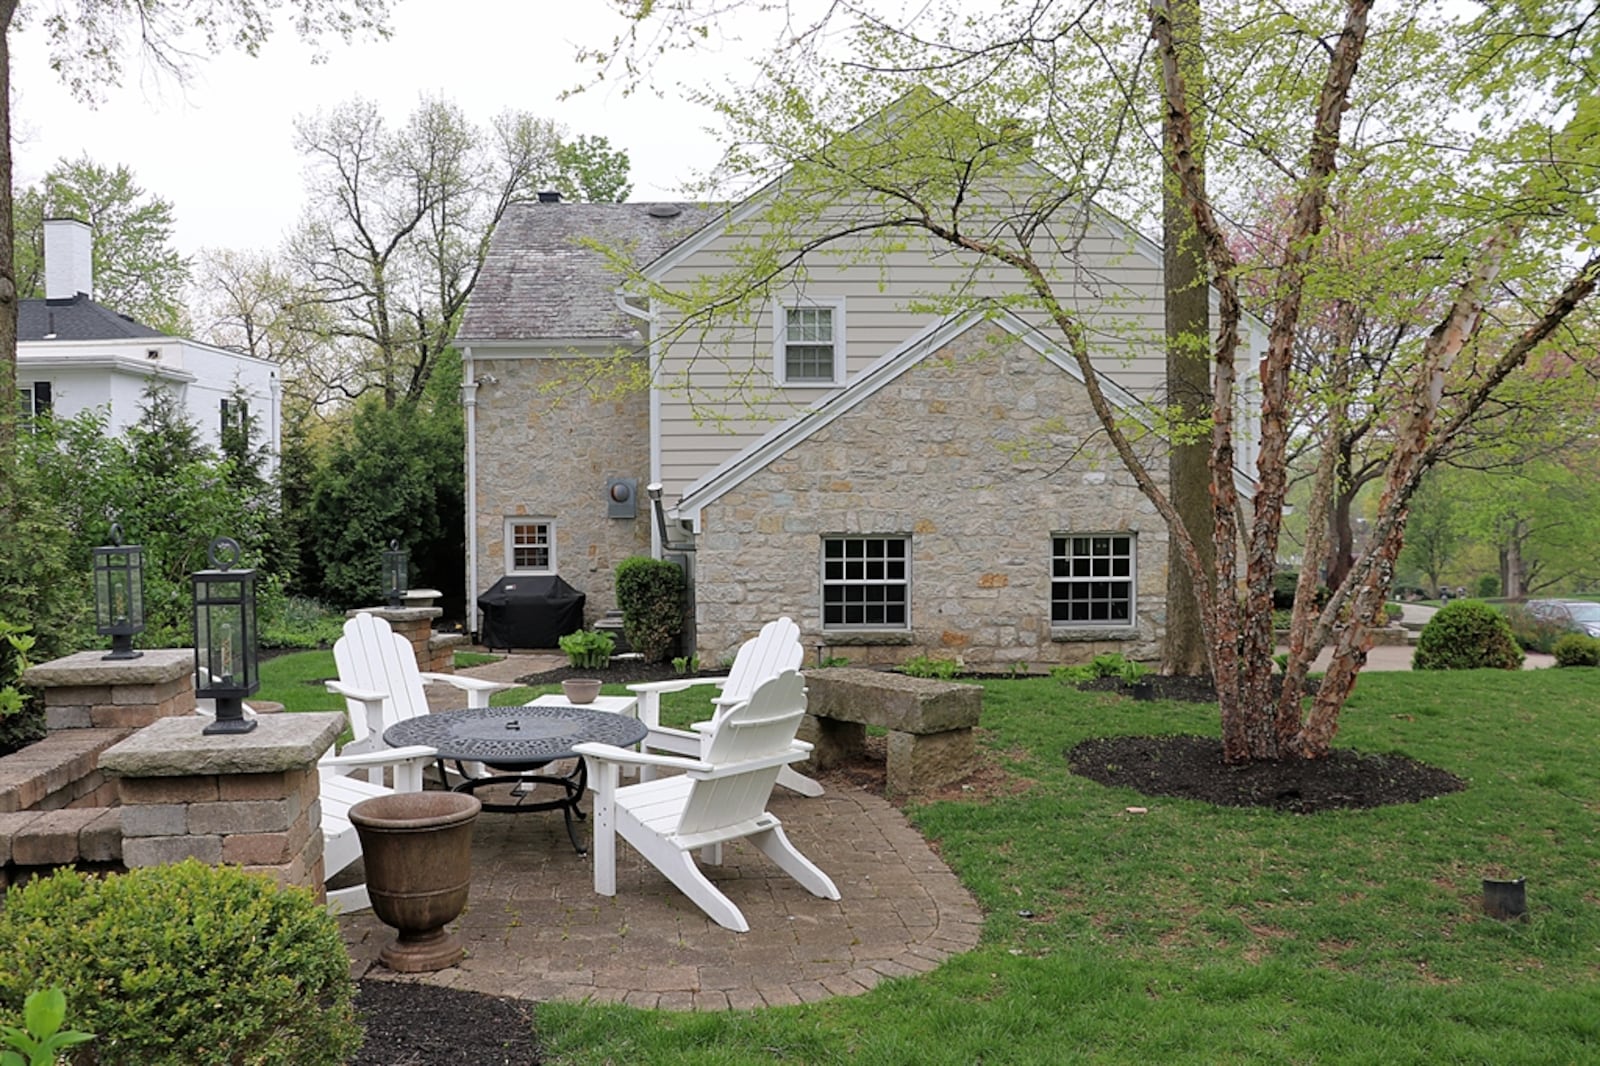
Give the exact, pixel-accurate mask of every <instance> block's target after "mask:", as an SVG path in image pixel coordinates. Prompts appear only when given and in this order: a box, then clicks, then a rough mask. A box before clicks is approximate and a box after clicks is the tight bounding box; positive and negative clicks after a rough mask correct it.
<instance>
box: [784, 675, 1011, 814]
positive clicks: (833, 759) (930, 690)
mask: <svg viewBox="0 0 1600 1066" xmlns="http://www.w3.org/2000/svg"><path fill="white" fill-rule="evenodd" d="M805 678H806V710H807V712H808V713H807V714H806V717H805V721H804V722H803V723H802V724H801V727H800V734H799V735H800V738H801V739H802V740H807V741H810V742H811V743H812V744H814V745H815V746H816V747H815V749H814V750H813V751H812V753H811V759H810V760H809V762H808V763H806V764H804V765H803V766H802V769H806V768H809V770H810V772H812V773H818V772H821V771H823V770H826V769H828V768H829V767H832V766H836V765H838V764H840V763H842V762H844V761H846V760H848V759H850V758H852V757H853V756H856V755H858V754H860V752H861V751H862V749H863V747H864V746H865V744H866V736H867V729H866V727H867V726H869V725H872V726H879V727H881V728H883V729H887V730H888V731H889V745H888V747H889V759H888V785H889V791H891V792H925V791H928V790H929V789H934V788H938V787H940V786H941V785H947V784H950V783H951V782H952V781H959V780H960V779H961V778H963V777H965V776H966V775H967V774H969V773H971V772H972V770H973V766H974V754H975V751H976V747H975V741H974V739H973V736H972V728H973V727H974V726H976V725H977V724H978V718H979V716H980V715H981V714H982V712H983V689H982V688H980V687H978V686H977V685H960V684H956V683H955V682H952V681H935V680H932V679H929V678H921V677H907V676H906V675H905V674H896V673H887V672H883V671H878V670H859V669H852V668H850V667H843V668H830V669H826V670H808V671H806V674H805Z"/></svg>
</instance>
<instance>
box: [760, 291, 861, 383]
mask: <svg viewBox="0 0 1600 1066" xmlns="http://www.w3.org/2000/svg"><path fill="white" fill-rule="evenodd" d="M806 307H827V308H831V309H832V310H833V380H831V381H820V380H818V381H814V380H809V379H808V380H804V381H790V380H789V377H788V365H789V361H788V359H786V358H785V354H786V351H787V348H788V325H789V316H788V315H787V314H786V312H788V311H791V310H797V309H800V308H806ZM845 332H846V331H845V308H844V297H843V296H818V297H811V296H808V297H805V298H804V299H791V300H783V299H778V300H774V301H773V302H772V377H773V380H774V381H776V382H777V383H778V385H779V386H780V387H783V388H789V389H830V388H836V387H838V386H840V385H843V384H844V382H845V358H846V354H847V353H846V351H845Z"/></svg>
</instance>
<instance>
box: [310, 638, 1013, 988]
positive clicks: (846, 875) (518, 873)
mask: <svg viewBox="0 0 1600 1066" xmlns="http://www.w3.org/2000/svg"><path fill="white" fill-rule="evenodd" d="M501 669H502V671H503V672H506V673H508V674H510V673H511V671H512V670H514V669H516V667H514V666H512V665H509V664H508V665H507V666H504V667H502V668H501ZM521 671H522V673H528V672H530V669H529V668H528V667H527V666H526V665H524V666H522V667H521ZM473 673H475V674H477V673H479V671H476V670H475V671H473ZM826 783H827V784H828V785H829V787H828V792H827V794H826V795H824V796H821V797H819V798H816V799H804V798H801V797H799V796H795V795H794V794H792V793H789V792H787V791H786V790H784V789H781V788H780V789H778V790H776V791H775V792H774V793H773V799H772V805H771V810H772V812H773V813H774V814H776V815H777V816H778V817H779V818H781V819H783V823H784V829H785V831H786V832H787V833H788V834H789V837H790V839H791V840H793V841H794V842H795V845H796V846H797V847H799V848H800V850H801V851H802V852H804V853H805V854H806V855H807V856H809V857H810V858H811V859H812V860H813V861H814V862H815V863H816V864H817V865H818V866H820V867H821V868H822V869H823V870H825V871H826V872H827V873H828V875H829V876H830V877H832V878H833V880H834V883H835V884H836V885H838V887H839V893H840V895H841V897H842V898H841V899H839V900H837V901H834V900H824V899H818V898H816V897H815V896H812V895H811V894H810V893H808V892H806V891H805V890H804V889H802V888H800V886H799V885H797V884H795V883H794V882H793V881H792V880H790V879H789V878H788V877H787V876H785V875H784V874H782V873H781V872H779V871H778V870H777V868H776V867H774V866H773V865H772V864H771V863H770V862H768V861H767V860H766V858H765V857H764V856H762V855H761V854H760V853H759V852H757V851H756V850H755V849H754V848H752V847H750V846H749V845H748V844H746V843H744V842H742V841H741V842H738V843H735V844H731V845H727V846H725V847H724V849H723V860H724V861H723V864H722V865H721V866H720V867H708V868H707V870H708V873H709V875H710V876H711V877H712V879H713V880H715V881H716V882H717V883H718V885H719V887H721V888H722V889H723V891H725V892H726V893H727V894H728V896H729V898H731V899H732V900H733V901H734V903H735V904H737V905H738V907H739V908H740V909H741V910H742V911H743V912H744V915H745V917H746V918H747V919H748V920H749V922H750V927H751V928H750V932H748V933H733V932H729V931H728V930H726V929H723V928H722V927H720V926H718V925H716V924H715V923H714V922H712V921H711V920H710V919H709V918H706V917H705V916H704V914H702V913H701V911H700V910H699V909H698V908H696V907H695V906H694V905H693V904H691V903H690V902H689V901H688V899H686V898H685V897H684V896H683V895H682V894H680V893H679V892H678V891H677V889H676V888H674V887H673V886H672V885H671V883H670V882H668V881H667V879H666V878H665V877H663V876H662V875H661V874H660V873H659V872H658V871H656V870H655V869H654V868H653V867H651V866H649V865H648V864H647V863H645V862H644V861H643V860H642V859H640V858H639V856H638V855H637V854H636V853H635V852H634V851H633V850H632V849H631V848H629V847H627V846H626V845H623V844H619V848H618V856H617V895H616V896H615V897H613V898H606V897H604V896H598V895H595V893H594V889H593V882H592V873H593V870H592V866H591V865H590V862H589V859H588V857H587V856H579V855H576V854H574V852H573V850H572V846H571V844H570V843H569V842H568V841H567V836H566V831H565V830H564V828H563V826H562V821H561V816H560V815H559V814H558V813H555V812H540V813H529V814H495V813H485V814H483V815H480V816H479V818H478V822H477V826H476V830H475V833H474V839H473V864H474V865H473V875H472V890H471V899H470V901H469V903H468V908H467V912H466V913H465V914H464V915H462V917H461V919H460V921H459V922H458V923H457V924H456V926H455V928H456V930H457V931H458V933H459V934H460V936H461V938H462V940H463V941H464V942H465V944H466V947H467V958H466V959H465V960H464V961H463V962H462V963H461V965H460V966H458V967H453V968H451V969H447V970H443V971H440V972H438V973H434V974H423V975H417V976H400V975H395V974H391V973H390V972H389V971H388V970H386V969H384V968H383V967H381V966H379V965H378V964H377V955H378V951H379V949H380V948H381V947H382V946H383V945H384V944H385V943H386V942H387V941H388V940H389V939H390V938H392V936H393V932H392V930H390V929H389V928H388V927H387V926H385V925H384V924H383V923H382V922H380V921H378V919H377V918H376V917H374V916H373V915H372V913H371V912H370V911H367V912H364V913H361V914H356V915H350V916H347V917H344V918H342V919H340V926H341V928H342V929H343V931H344V935H345V942H346V944H347V945H348V946H349V949H350V954H351V958H352V960H353V965H354V971H355V974H356V976H358V977H362V978H380V979H381V978H392V979H395V980H409V981H422V982H425V983H431V984H439V985H448V986H450V987H454V988H461V989H466V990H470V991H475V992H487V993H491V994H494V995H502V996H512V997H517V998H522V999H529V1000H552V999H555V1000H574V1001H576V1000H585V999H588V1000H594V1001H596V1002H622V1003H627V1004H630V1005H633V1006H639V1007H660V1008H663V1009H669V1010H727V1009H730V1008H733V1009H738V1008H747V1007H761V1006H767V1005H777V1004H792V1003H801V1002H807V1001H811V1000H817V999H823V998H826V997H828V996H846V995H856V994H859V993H862V992H865V991H867V990H868V989H870V988H872V987H873V986H874V985H876V984H877V983H878V982H879V981H882V980H883V979H884V978H886V977H899V976H903V975H909V974H917V973H925V972H927V971H929V970H931V969H933V968H934V967H936V966H937V965H938V964H939V963H940V962H942V961H943V960H944V959H946V958H948V957H950V956H951V955H954V954H957V953H960V952H963V951H967V950H970V949H971V948H973V947H974V946H976V944H977V942H978V933H979V927H980V924H981V922H982V914H981V912H980V911H979V909H978V906H977V903H976V902H975V901H974V900H973V898H972V896H971V894H970V893H968V892H967V891H966V889H965V888H963V887H962V886H961V884H960V882H959V881H957V880H956V877H955V875H954V874H953V873H952V872H951V871H950V869H949V867H947V866H946V865H945V864H944V862H943V861H942V860H940V859H939V857H938V856H937V855H935V854H934V853H933V850H932V849H931V848H929V847H928V845H927V843H926V842H925V841H924V840H923V839H922V837H921V836H920V835H919V834H918V833H917V832H916V831H915V830H913V829H912V828H911V827H910V825H908V824H907V822H906V820H905V817H904V816H903V815H902V814H901V813H900V811H899V810H898V809H896V808H895V807H893V806H892V805H891V804H889V803H888V802H887V801H885V800H884V799H882V798H881V797H879V796H875V795H871V794H869V793H866V792H863V791H861V790H860V789H856V788H853V787H851V786H850V785H849V784H847V783H844V782H842V781H839V782H834V781H829V782H826ZM586 809H587V807H586ZM583 831H584V835H585V838H587V833H588V826H587V824H585V825H584V827H583Z"/></svg>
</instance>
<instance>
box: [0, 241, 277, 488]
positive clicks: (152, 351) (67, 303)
mask: <svg viewBox="0 0 1600 1066" xmlns="http://www.w3.org/2000/svg"><path fill="white" fill-rule="evenodd" d="M91 248H92V246H91V233H90V230H89V227H88V226H87V225H86V224H84V223H83V222H80V221H78V220H77V219H70V218H67V219H59V218H57V219H48V220H46V221H45V224H44V256H45V298H44V299H42V300H39V299H30V300H21V301H18V307H17V389H18V392H19V394H20V397H21V402H22V413H23V415H24V416H25V417H32V416H36V415H39V414H43V413H45V412H51V413H53V414H55V415H56V416H57V417H62V418H71V417H72V416H74V415H76V414H78V413H79V412H80V411H85V410H90V409H93V408H102V409H104V410H105V412H106V414H107V428H108V431H109V432H111V433H114V434H121V433H123V432H125V431H126V430H127V428H128V427H129V426H131V425H133V424H135V423H136V422H138V421H139V410H140V406H141V404H142V402H143V398H144V393H145V389H146V387H147V386H149V385H150V384H151V383H152V382H154V383H155V384H158V385H161V386H163V387H165V388H167V389H168V390H170V391H171V392H172V393H173V394H174V395H176V396H177V398H178V400H179V402H180V403H181V405H182V407H183V409H184V411H185V412H186V413H187V415H188V417H189V418H190V419H191V420H192V421H193V422H195V423H196V424H197V425H198V426H199V427H200V437H201V440H203V441H205V442H206V443H207V444H209V445H211V446H212V447H213V448H218V449H220V447H221V444H222V427H223V424H224V422H231V421H233V420H236V419H241V418H242V419H245V420H246V421H247V422H248V423H249V425H250V440H251V443H252V444H253V445H254V446H256V447H263V446H264V447H265V448H266V450H267V453H268V460H267V463H266V465H265V468H264V470H263V473H270V472H271V471H272V470H274V469H276V467H277V462H278V443H279V432H280V427H281V424H282V414H283V412H282V399H281V393H280V383H279V380H278V368H277V366H276V364H274V363H272V362H271V361H270V360H267V359H260V358H257V357H256V356H253V355H245V354H243V353H240V352H233V351H229V350H227V349H226V348H218V347H215V346H213V345H210V344H202V343H200V342H199V341H193V340H189V339H187V338H185V337H174V336H171V335H170V334H166V333H162V332H161V331H160V330H156V329H152V328H150V327H149V326H146V325H144V324H143V323H141V322H136V321H135V320H133V319H131V318H129V317H128V316H127V315H123V314H119V313H117V312H116V311H113V310H111V308H109V307H106V306H104V305H103V304H98V303H95V301H94V265H93V259H92V254H91ZM241 397H242V400H243V410H241V409H240V402H239V401H240V398H241Z"/></svg>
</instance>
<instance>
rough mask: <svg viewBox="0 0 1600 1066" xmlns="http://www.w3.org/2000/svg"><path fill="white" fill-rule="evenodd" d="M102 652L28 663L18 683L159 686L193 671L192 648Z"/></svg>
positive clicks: (31, 684)
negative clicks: (124, 655) (132, 655)
mask: <svg viewBox="0 0 1600 1066" xmlns="http://www.w3.org/2000/svg"><path fill="white" fill-rule="evenodd" d="M105 655H106V653H105V652H103V651H80V652H76V653H74V654H72V655H68V656H66V657H65V658H62V659H52V660H50V661H49V662H47V663H39V664H38V665H37V666H30V667H28V669H26V670H24V671H23V672H22V683H23V684H24V685H28V686H31V687H33V688H66V687H70V686H79V685H162V684H165V683H166V682H168V681H176V680H178V678H180V677H182V676H183V675H184V674H192V673H194V649H193V648H149V649H145V651H144V653H143V654H141V655H140V656H139V657H138V658H137V659H107V658H106V657H105Z"/></svg>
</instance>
